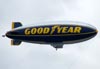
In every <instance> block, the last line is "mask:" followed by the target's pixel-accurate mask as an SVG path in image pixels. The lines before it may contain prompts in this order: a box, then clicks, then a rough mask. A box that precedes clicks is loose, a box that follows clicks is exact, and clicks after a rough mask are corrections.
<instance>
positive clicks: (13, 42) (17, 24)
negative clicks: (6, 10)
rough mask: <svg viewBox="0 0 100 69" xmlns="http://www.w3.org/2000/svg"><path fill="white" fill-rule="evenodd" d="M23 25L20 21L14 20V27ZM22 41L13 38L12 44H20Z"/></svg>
mask: <svg viewBox="0 0 100 69" xmlns="http://www.w3.org/2000/svg"><path fill="white" fill-rule="evenodd" d="M20 26H22V24H21V23H20V22H12V29H14V28H17V27H20ZM20 44H21V41H19V40H11V45H16V46H17V45H20Z"/></svg>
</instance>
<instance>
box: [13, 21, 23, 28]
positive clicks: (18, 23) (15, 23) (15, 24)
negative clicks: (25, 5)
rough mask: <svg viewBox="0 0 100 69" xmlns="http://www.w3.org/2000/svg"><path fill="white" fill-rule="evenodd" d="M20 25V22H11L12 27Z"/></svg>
mask: <svg viewBox="0 0 100 69" xmlns="http://www.w3.org/2000/svg"><path fill="white" fill-rule="evenodd" d="M20 26H22V24H21V22H12V29H14V28H17V27H20Z"/></svg>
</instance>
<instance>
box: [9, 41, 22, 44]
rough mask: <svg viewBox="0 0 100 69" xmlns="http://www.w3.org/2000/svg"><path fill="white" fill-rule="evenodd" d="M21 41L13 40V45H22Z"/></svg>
mask: <svg viewBox="0 0 100 69" xmlns="http://www.w3.org/2000/svg"><path fill="white" fill-rule="evenodd" d="M20 44H21V41H19V40H11V45H20Z"/></svg>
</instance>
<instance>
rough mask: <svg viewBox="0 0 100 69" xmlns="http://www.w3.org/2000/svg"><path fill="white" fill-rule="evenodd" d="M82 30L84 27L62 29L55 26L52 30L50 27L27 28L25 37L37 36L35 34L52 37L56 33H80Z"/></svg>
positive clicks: (65, 27)
mask: <svg viewBox="0 0 100 69" xmlns="http://www.w3.org/2000/svg"><path fill="white" fill-rule="evenodd" d="M81 30H82V27H80V26H76V27H72V26H71V27H67V26H64V27H60V26H59V25H57V26H56V25H55V26H52V27H51V30H50V28H49V27H44V28H43V27H38V28H26V29H25V31H24V33H25V35H35V34H40V35H41V34H48V35H49V34H50V35H52V34H53V33H54V32H56V33H58V34H59V33H61V34H62V33H80V32H81Z"/></svg>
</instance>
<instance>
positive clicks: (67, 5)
mask: <svg viewBox="0 0 100 69" xmlns="http://www.w3.org/2000/svg"><path fill="white" fill-rule="evenodd" d="M99 3H100V1H99V0H8V1H7V0H0V35H1V36H0V41H1V43H0V68H1V69H34V68H35V69H100V45H99V44H100V42H99V41H100V33H98V35H97V36H96V37H94V38H93V39H91V40H88V41H85V42H82V43H76V44H68V45H67V44H66V45H64V48H63V49H59V50H58V51H56V50H55V49H54V48H53V47H51V46H50V45H40V44H31V43H24V42H23V43H22V44H21V45H20V46H18V47H13V46H11V45H10V39H8V38H6V37H5V38H3V37H2V35H3V34H5V33H6V32H7V31H9V30H11V22H12V21H15V22H16V21H19V22H22V24H23V25H28V24H33V25H38V24H37V22H39V23H40V22H45V21H60V20H61V21H67V20H68V21H81V22H86V23H88V24H91V25H93V26H95V27H96V28H97V29H98V31H99V30H100V27H99V25H100V23H99V22H100V14H99V13H100V8H99V7H100V4H99Z"/></svg>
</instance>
